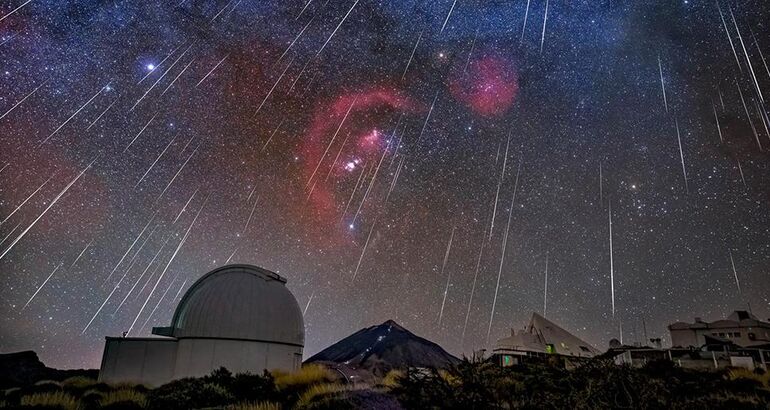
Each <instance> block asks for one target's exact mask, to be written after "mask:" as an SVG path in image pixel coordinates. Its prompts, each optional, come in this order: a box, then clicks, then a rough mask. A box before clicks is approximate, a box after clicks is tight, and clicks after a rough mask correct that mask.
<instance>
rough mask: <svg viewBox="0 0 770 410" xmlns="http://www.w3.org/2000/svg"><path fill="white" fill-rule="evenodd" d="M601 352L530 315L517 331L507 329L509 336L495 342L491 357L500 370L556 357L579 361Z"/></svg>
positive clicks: (539, 317) (566, 332)
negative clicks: (529, 361) (499, 366)
mask: <svg viewBox="0 0 770 410" xmlns="http://www.w3.org/2000/svg"><path fill="white" fill-rule="evenodd" d="M600 353H601V352H599V350H597V349H596V348H594V347H593V346H591V345H590V344H589V343H587V342H585V341H583V340H582V339H580V338H579V337H577V336H575V335H573V334H572V333H570V332H568V331H566V330H564V329H563V328H561V327H560V326H558V325H557V324H555V323H553V322H551V321H550V320H548V319H546V318H544V317H543V316H540V315H539V314H537V313H532V319H530V321H529V324H528V325H527V326H526V327H525V328H524V329H523V330H521V331H518V332H516V331H515V330H513V329H511V335H510V336H509V337H504V338H502V339H499V340H498V341H497V344H496V345H495V348H494V349H493V350H492V357H493V358H496V361H498V362H499V364H500V365H501V366H503V367H506V366H513V365H515V364H520V363H524V362H526V361H527V360H542V359H546V358H548V357H558V358H560V359H567V360H573V359H577V360H582V359H588V358H591V357H594V356H596V355H599V354H600Z"/></svg>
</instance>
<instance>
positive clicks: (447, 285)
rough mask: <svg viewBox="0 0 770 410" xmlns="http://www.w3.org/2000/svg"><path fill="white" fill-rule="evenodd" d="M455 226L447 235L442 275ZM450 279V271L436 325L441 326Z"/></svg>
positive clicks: (450, 248) (442, 274)
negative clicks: (447, 241) (447, 240)
mask: <svg viewBox="0 0 770 410" xmlns="http://www.w3.org/2000/svg"><path fill="white" fill-rule="evenodd" d="M455 229H456V227H452V234H451V235H449V243H448V244H447V246H446V252H445V253H444V262H443V263H442V264H441V276H444V270H445V269H446V263H447V261H448V260H449V252H451V250H452V240H453V239H454V237H455ZM451 280H452V271H449V274H448V275H447V277H446V287H445V288H444V299H443V300H442V301H441V310H440V311H439V314H438V327H439V328H441V319H442V318H443V317H444V306H445V305H446V295H447V294H448V293H449V284H450V282H451Z"/></svg>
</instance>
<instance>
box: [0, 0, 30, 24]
mask: <svg viewBox="0 0 770 410" xmlns="http://www.w3.org/2000/svg"><path fill="white" fill-rule="evenodd" d="M30 2H32V0H27V1H25V2H24V3H22V4H21V5H20V6H19V7H16V8H15V9H13V10H11V11H10V12H8V14H6V15H5V16H3V17H0V22H2V21H3V20H5V19H7V18H8V17H10V16H11V15H12V14H14V13H16V12H17V11H19V10H21V8H22V7H24V6H26V5H27V4H29V3H30Z"/></svg>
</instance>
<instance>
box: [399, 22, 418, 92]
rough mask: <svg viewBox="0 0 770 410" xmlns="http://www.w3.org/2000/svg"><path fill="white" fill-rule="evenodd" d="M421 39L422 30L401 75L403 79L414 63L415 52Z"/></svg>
mask: <svg viewBox="0 0 770 410" xmlns="http://www.w3.org/2000/svg"><path fill="white" fill-rule="evenodd" d="M420 39H422V32H420V35H419V36H417V41H415V42H414V48H413V49H412V54H411V55H410V56H409V61H407V62H406V68H404V74H402V75H401V79H402V80H403V79H404V78H405V77H406V73H407V71H409V66H410V65H411V64H412V59H413V58H414V52H415V51H417V46H418V45H419V44H420Z"/></svg>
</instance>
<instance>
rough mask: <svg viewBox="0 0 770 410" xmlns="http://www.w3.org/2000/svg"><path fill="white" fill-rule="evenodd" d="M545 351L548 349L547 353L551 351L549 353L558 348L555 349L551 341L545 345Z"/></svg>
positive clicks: (554, 351)
mask: <svg viewBox="0 0 770 410" xmlns="http://www.w3.org/2000/svg"><path fill="white" fill-rule="evenodd" d="M545 351H546V353H549V354H554V353H556V349H554V347H553V345H552V344H551V343H548V344H547V345H545Z"/></svg>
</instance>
